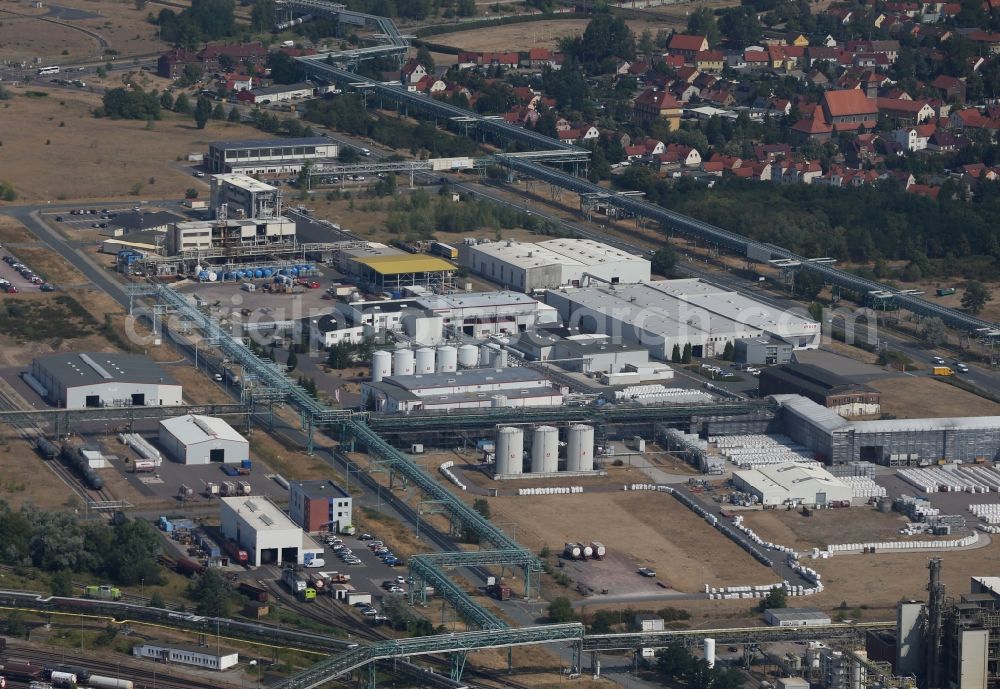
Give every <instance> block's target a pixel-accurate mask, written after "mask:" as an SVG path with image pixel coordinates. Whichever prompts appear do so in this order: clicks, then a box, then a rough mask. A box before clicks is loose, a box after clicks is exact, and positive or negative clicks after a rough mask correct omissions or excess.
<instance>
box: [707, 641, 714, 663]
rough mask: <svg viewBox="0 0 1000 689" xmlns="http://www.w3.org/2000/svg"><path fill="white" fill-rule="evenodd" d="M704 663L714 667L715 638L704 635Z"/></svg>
mask: <svg viewBox="0 0 1000 689" xmlns="http://www.w3.org/2000/svg"><path fill="white" fill-rule="evenodd" d="M705 663H706V664H707V665H708V666H709V667H715V639H713V638H711V637H705Z"/></svg>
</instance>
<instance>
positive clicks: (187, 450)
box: [160, 414, 250, 464]
mask: <svg viewBox="0 0 1000 689" xmlns="http://www.w3.org/2000/svg"><path fill="white" fill-rule="evenodd" d="M160 445H161V446H162V447H163V448H164V449H165V450H166V451H167V452H168V453H170V456H171V457H173V458H174V459H175V460H177V461H178V462H180V463H182V464H211V463H212V462H220V463H225V464H233V463H236V462H242V461H243V460H244V459H249V458H250V443H249V442H247V439H246V438H244V437H243V436H242V435H240V434H239V433H238V432H237V431H236V429H234V428H233V427H232V426H230V425H229V424H228V423H226V422H225V421H223V420H222V419H216V418H214V417H211V416H199V415H196V414H187V415H186V416H175V417H174V418H172V419H164V420H163V421H161V422H160Z"/></svg>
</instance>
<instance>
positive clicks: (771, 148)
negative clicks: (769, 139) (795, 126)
mask: <svg viewBox="0 0 1000 689" xmlns="http://www.w3.org/2000/svg"><path fill="white" fill-rule="evenodd" d="M753 154H754V157H756V158H757V161H758V162H762V163H763V162H771V161H774V160H777V159H778V158H791V157H792V147H791V146H789V145H788V144H757V145H756V146H754V147H753Z"/></svg>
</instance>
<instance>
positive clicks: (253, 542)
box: [219, 497, 323, 565]
mask: <svg viewBox="0 0 1000 689" xmlns="http://www.w3.org/2000/svg"><path fill="white" fill-rule="evenodd" d="M219 504H220V509H219V517H220V521H221V529H222V535H223V536H224V537H225V538H228V539H231V540H233V541H235V542H236V543H237V544H238V545H239V547H240V548H243V549H244V550H246V551H247V554H248V555H249V556H250V563H251V564H254V565H268V564H280V563H289V564H297V565H301V564H303V562H304V561H305V555H306V553H312V554H314V555H316V556H317V557H323V547H322V546H321V545H319V544H318V543H316V542H315V541H314V540H313V539H311V538H309V536H307V535H306V534H305V533H303V532H302V529H301V528H300V527H299V526H298V525H297V524H296V523H295V522H293V521H292V520H291V519H290V518H289V517H288V515H287V514H285V513H284V512H283V511H282V510H281V508H280V507H278V506H277V505H275V504H274V503H273V502H271V501H270V500H268V499H267V498H263V497H253V498H249V497H234V498H222V499H221V500H220V503H219Z"/></svg>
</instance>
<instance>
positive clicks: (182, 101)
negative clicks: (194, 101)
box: [174, 93, 191, 115]
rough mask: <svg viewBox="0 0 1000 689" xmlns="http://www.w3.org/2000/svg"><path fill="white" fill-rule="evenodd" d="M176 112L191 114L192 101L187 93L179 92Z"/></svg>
mask: <svg viewBox="0 0 1000 689" xmlns="http://www.w3.org/2000/svg"><path fill="white" fill-rule="evenodd" d="M174 112H176V113H180V114H181V115H190V114H191V101H189V100H188V97H187V94H186V93H179V94H177V98H176V99H175V100H174Z"/></svg>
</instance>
